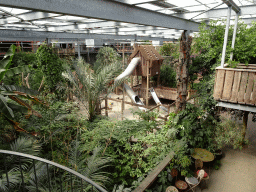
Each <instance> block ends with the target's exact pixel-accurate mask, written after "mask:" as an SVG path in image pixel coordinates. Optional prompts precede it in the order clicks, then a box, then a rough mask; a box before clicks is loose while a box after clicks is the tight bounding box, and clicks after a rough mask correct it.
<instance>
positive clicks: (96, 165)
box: [82, 147, 112, 187]
mask: <svg viewBox="0 0 256 192" xmlns="http://www.w3.org/2000/svg"><path fill="white" fill-rule="evenodd" d="M101 151H102V148H100V147H96V148H95V149H94V150H93V155H92V156H90V157H89V158H87V159H86V163H87V166H86V168H85V169H84V170H83V172H82V174H83V175H85V176H87V177H88V178H90V179H92V180H93V181H94V182H96V183H98V184H99V185H101V186H103V187H104V183H106V182H110V178H109V177H108V173H107V172H104V171H102V170H103V169H104V168H106V167H108V166H110V163H111V162H112V159H111V158H110V157H102V155H101Z"/></svg>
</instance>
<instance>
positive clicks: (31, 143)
mask: <svg viewBox="0 0 256 192" xmlns="http://www.w3.org/2000/svg"><path fill="white" fill-rule="evenodd" d="M7 149H9V150H11V151H16V152H20V153H26V154H30V155H38V154H39V151H40V144H39V143H38V142H37V141H36V140H34V139H32V138H28V137H19V138H17V140H16V141H14V142H13V143H11V144H10V146H9V147H8V148H7ZM0 162H1V163H0V191H3V192H5V191H19V188H20V186H21V185H20V184H21V175H20V171H21V170H22V171H23V172H27V171H28V170H29V169H30V167H31V164H32V160H31V159H28V158H23V157H20V158H19V157H18V156H16V155H8V156H6V159H5V163H4V159H3V156H1V157H0ZM19 164H20V166H19ZM5 170H7V172H8V179H9V183H10V187H9V188H8V183H7V178H6V174H5Z"/></svg>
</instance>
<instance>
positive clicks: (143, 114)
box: [132, 110, 159, 121]
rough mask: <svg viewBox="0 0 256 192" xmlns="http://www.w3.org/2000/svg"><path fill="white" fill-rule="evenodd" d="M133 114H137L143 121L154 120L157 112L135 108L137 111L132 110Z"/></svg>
mask: <svg viewBox="0 0 256 192" xmlns="http://www.w3.org/2000/svg"><path fill="white" fill-rule="evenodd" d="M132 112H133V115H134V116H135V115H138V116H139V117H140V119H143V120H145V121H155V120H156V119H157V118H158V116H159V114H158V113H157V112H155V111H142V110H139V111H138V110H137V111H132Z"/></svg>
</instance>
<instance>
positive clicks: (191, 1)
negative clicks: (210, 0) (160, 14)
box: [167, 0, 201, 7]
mask: <svg viewBox="0 0 256 192" xmlns="http://www.w3.org/2000/svg"><path fill="white" fill-rule="evenodd" d="M167 2H168V3H172V4H174V5H176V6H178V7H185V6H191V5H201V4H200V3H198V2H196V1H195V0H179V1H173V0H167Z"/></svg>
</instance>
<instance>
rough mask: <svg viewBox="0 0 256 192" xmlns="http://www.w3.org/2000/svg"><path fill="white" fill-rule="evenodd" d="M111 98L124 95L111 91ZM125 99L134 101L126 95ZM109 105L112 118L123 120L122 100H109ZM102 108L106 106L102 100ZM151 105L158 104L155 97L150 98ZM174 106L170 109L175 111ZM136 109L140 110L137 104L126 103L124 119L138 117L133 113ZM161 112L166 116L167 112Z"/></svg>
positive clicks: (103, 112)
mask: <svg viewBox="0 0 256 192" xmlns="http://www.w3.org/2000/svg"><path fill="white" fill-rule="evenodd" d="M109 97H110V98H115V99H117V98H119V99H121V98H123V95H122V94H120V95H116V94H114V93H111V94H110V95H109ZM141 100H142V102H143V99H141ZM125 101H127V102H132V101H131V99H130V98H129V97H128V96H127V95H126V96H125ZM108 105H109V106H108V107H109V108H111V109H110V110H108V116H109V117H110V118H113V119H118V120H121V119H122V113H121V102H117V101H112V100H108ZM101 106H102V108H103V107H105V103H104V102H102V104H101ZM149 106H150V107H154V106H156V104H155V102H154V101H153V99H151V100H150V102H149ZM173 110H174V108H171V109H170V111H173ZM134 111H138V107H136V106H132V105H129V104H125V106H124V113H123V119H131V120H132V119H138V116H134V115H133V112H134ZM159 113H160V115H162V116H164V115H166V114H167V113H165V112H164V111H162V110H159ZM102 114H105V110H102Z"/></svg>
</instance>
